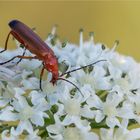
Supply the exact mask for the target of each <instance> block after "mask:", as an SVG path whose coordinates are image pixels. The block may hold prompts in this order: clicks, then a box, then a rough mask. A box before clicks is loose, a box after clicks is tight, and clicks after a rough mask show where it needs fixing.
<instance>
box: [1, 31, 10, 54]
mask: <svg viewBox="0 0 140 140" xmlns="http://www.w3.org/2000/svg"><path fill="white" fill-rule="evenodd" d="M11 33H12V31H10V32H9V34H8V35H7V38H6V41H5V46H4V50H2V51H0V53H2V52H4V51H6V50H7V44H8V40H9V36H10V34H11Z"/></svg>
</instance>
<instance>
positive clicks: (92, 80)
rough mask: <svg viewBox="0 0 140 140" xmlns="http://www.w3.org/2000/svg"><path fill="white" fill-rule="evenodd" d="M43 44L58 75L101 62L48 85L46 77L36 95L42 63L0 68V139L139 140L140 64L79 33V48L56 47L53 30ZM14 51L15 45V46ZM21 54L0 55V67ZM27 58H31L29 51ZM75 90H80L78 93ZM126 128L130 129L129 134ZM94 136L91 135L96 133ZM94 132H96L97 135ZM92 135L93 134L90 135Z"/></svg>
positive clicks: (21, 51)
mask: <svg viewBox="0 0 140 140" xmlns="http://www.w3.org/2000/svg"><path fill="white" fill-rule="evenodd" d="M46 43H47V44H48V45H49V46H50V47H51V48H52V49H53V51H54V53H55V55H56V56H57V58H58V62H59V67H60V68H59V69H60V71H59V73H60V74H62V73H64V72H66V71H69V70H74V69H77V68H79V67H82V66H85V65H88V64H91V63H93V62H96V61H98V60H103V61H100V62H98V63H96V64H95V65H93V66H89V67H84V68H82V69H80V70H77V71H74V72H71V73H68V74H66V75H64V76H63V78H65V79H66V80H69V81H71V82H72V83H73V84H74V85H76V87H75V86H74V85H72V84H70V83H68V82H66V81H60V80H59V81H57V85H54V86H53V85H52V84H51V83H50V78H51V74H50V73H48V72H46V73H45V74H44V78H43V81H42V88H43V91H41V90H40V89H39V75H40V69H41V67H42V65H41V64H42V63H41V61H39V60H34V59H33V60H27V59H23V60H22V61H21V62H20V63H19V64H17V65H16V62H17V61H18V59H15V60H13V61H11V62H9V63H6V64H5V65H0V108H1V109H0V133H1V135H0V136H1V139H2V140H22V139H23V140H41V139H43V140H138V139H140V128H138V127H137V128H135V127H132V126H134V125H135V126H139V124H140V64H139V63H137V62H136V61H135V60H134V59H133V58H131V57H126V56H123V55H120V54H118V53H117V52H115V47H116V44H117V42H115V45H114V46H113V48H112V49H109V48H107V47H106V46H105V45H103V44H101V43H97V44H95V43H94V38H93V34H91V35H90V39H89V40H88V41H86V42H84V41H83V32H82V31H81V32H80V45H79V46H77V45H74V44H70V43H68V42H67V43H66V44H65V43H61V42H60V41H59V40H58V39H57V37H56V36H55V34H54V29H53V31H52V33H51V35H49V37H48V39H47V40H46ZM17 45H18V43H17ZM22 53H23V49H22V48H20V47H19V48H17V49H16V50H15V51H5V52H3V53H1V54H0V62H4V61H7V60H9V59H10V58H12V57H13V56H15V55H20V54H22ZM26 55H27V56H29V55H33V54H31V53H30V52H29V51H28V50H27V51H26ZM78 89H79V90H78ZM130 128H131V129H130ZM95 130H96V131H95ZM97 130H98V132H97ZM95 132H96V133H95Z"/></svg>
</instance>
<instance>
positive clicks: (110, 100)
mask: <svg viewBox="0 0 140 140" xmlns="http://www.w3.org/2000/svg"><path fill="white" fill-rule="evenodd" d="M120 102H121V98H119V96H118V95H117V94H115V93H113V94H109V95H107V98H106V101H105V102H102V101H101V99H100V98H99V97H98V96H96V95H95V96H93V97H92V98H89V99H88V100H87V104H88V105H89V106H90V107H95V110H94V111H93V112H94V113H95V121H96V122H97V123H100V122H101V121H102V120H103V119H104V118H105V117H106V124H107V125H108V126H109V127H111V128H113V127H114V126H115V125H118V126H119V125H120V123H119V120H118V119H117V118H116V117H117V116H118V108H117V106H118V104H119V103H120Z"/></svg>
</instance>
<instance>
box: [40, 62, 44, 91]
mask: <svg viewBox="0 0 140 140" xmlns="http://www.w3.org/2000/svg"><path fill="white" fill-rule="evenodd" d="M44 70H45V67H44V64H43V68H42V69H41V72H40V80H39V88H40V90H41V91H43V90H42V77H43V73H44Z"/></svg>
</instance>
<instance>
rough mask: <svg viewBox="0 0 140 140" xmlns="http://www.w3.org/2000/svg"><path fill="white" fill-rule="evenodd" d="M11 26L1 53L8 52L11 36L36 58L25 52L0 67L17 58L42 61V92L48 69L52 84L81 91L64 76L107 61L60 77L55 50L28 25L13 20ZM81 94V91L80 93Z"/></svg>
mask: <svg viewBox="0 0 140 140" xmlns="http://www.w3.org/2000/svg"><path fill="white" fill-rule="evenodd" d="M9 26H10V28H11V31H10V32H9V34H8V36H7V39H6V42H5V48H4V50H2V51H1V52H0V53H2V52H4V51H6V50H7V44H8V39H9V36H10V34H11V35H13V36H14V38H15V39H17V40H18V41H19V42H20V43H21V44H22V45H23V46H24V47H25V50H26V49H28V50H29V51H30V52H31V53H33V54H35V56H24V55H25V51H24V53H23V54H22V55H17V56H14V57H13V58H11V59H10V60H8V61H6V62H2V63H0V65H3V64H6V63H8V62H10V61H12V60H14V59H15V58H20V60H19V61H18V62H20V61H21V59H39V60H41V61H42V64H43V68H42V70H41V73H40V89H41V90H42V86H41V81H42V76H43V73H44V70H45V69H46V70H47V71H49V72H51V73H52V79H51V81H50V82H51V83H52V84H53V85H54V84H56V82H57V80H64V81H66V82H69V83H70V84H72V85H73V86H75V87H76V88H77V89H78V90H79V91H80V89H79V88H78V87H77V86H76V85H75V84H74V83H72V82H71V81H69V80H67V79H64V78H62V76H63V75H65V74H69V73H71V72H74V71H76V70H80V69H82V68H85V67H88V66H91V65H94V64H96V63H98V62H101V61H106V60H98V61H96V62H94V63H92V64H89V65H86V66H83V67H80V68H77V69H74V70H71V71H68V72H65V73H63V74H61V75H59V70H58V60H57V58H56V56H55V54H54V52H53V50H52V49H51V48H50V47H49V46H48V45H47V44H46V43H45V42H44V41H43V40H42V39H41V38H40V37H39V36H38V35H37V34H36V33H35V32H33V31H32V30H31V29H30V28H29V27H28V26H27V25H25V24H24V23H22V22H20V21H18V20H12V21H10V22H9ZM80 92H81V91H80Z"/></svg>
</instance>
